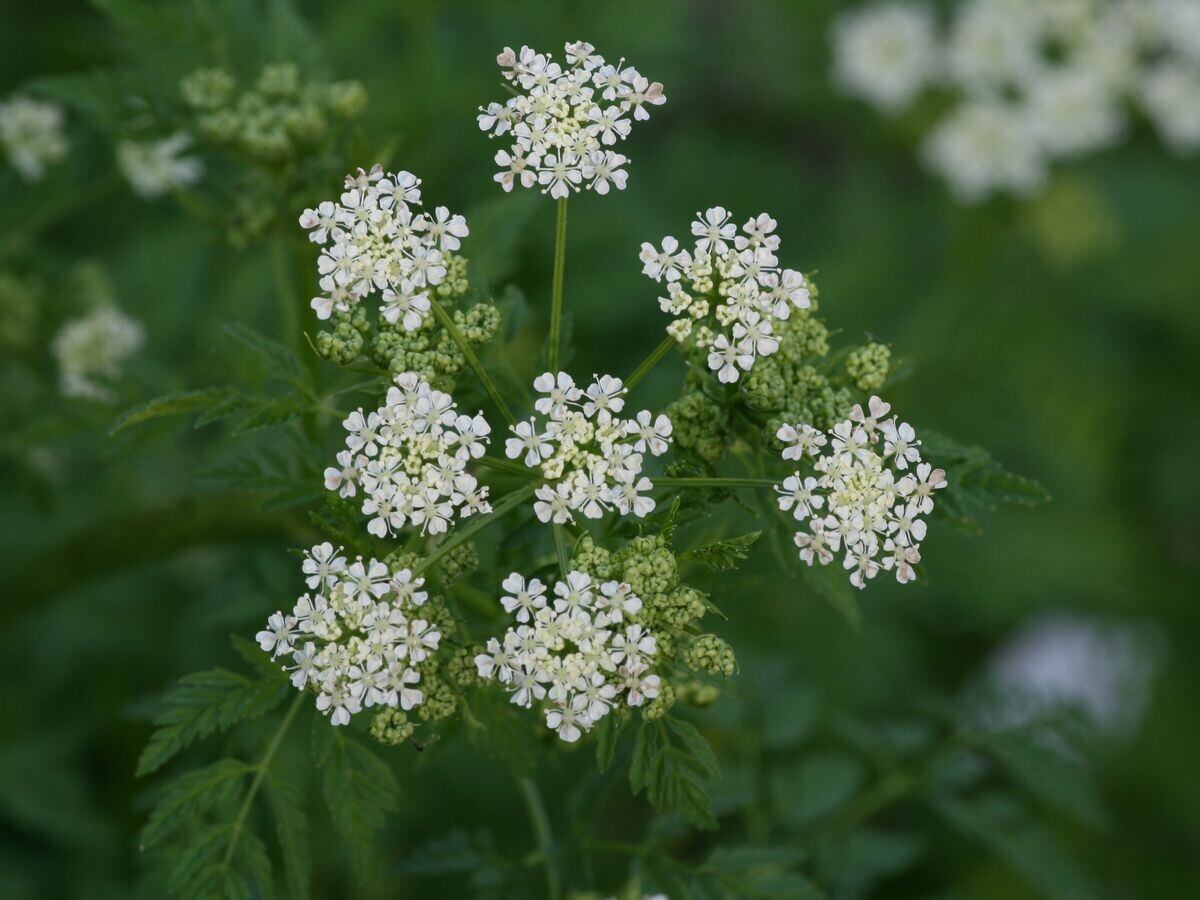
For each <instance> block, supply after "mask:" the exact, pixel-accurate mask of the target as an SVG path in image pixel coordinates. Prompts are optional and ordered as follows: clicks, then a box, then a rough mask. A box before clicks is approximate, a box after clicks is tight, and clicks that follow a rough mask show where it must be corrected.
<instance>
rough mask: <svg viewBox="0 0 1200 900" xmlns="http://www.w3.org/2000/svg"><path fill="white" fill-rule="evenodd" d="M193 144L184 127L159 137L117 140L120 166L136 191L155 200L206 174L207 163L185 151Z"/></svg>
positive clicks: (118, 164) (190, 183)
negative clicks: (164, 136) (141, 139)
mask: <svg viewBox="0 0 1200 900" xmlns="http://www.w3.org/2000/svg"><path fill="white" fill-rule="evenodd" d="M191 145H192V136H191V135H190V134H188V133H187V132H185V131H178V132H176V133H175V134H173V135H171V136H170V137H166V138H163V139H162V140H159V141H122V142H121V143H119V144H117V167H118V168H119V169H120V170H121V174H122V175H124V176H125V178H126V179H127V180H128V181H129V184H130V185H131V186H132V187H133V190H134V193H136V194H137V195H138V196H140V197H144V198H146V199H147V200H152V199H154V198H155V197H161V196H162V195H163V194H167V193H170V192H171V191H176V190H180V189H181V188H186V187H191V186H192V185H193V184H195V183H196V182H198V181H199V180H200V179H201V178H203V177H204V163H203V162H202V161H201V160H200V159H197V158H196V157H194V156H184V155H183V152H184V151H185V150H187V149H188V148H189V147H190V146H191Z"/></svg>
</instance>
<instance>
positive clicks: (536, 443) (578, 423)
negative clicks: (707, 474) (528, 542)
mask: <svg viewBox="0 0 1200 900" xmlns="http://www.w3.org/2000/svg"><path fill="white" fill-rule="evenodd" d="M533 387H534V390H536V391H537V392H538V394H540V395H541V396H539V397H538V399H537V401H536V402H535V403H534V409H535V410H536V411H537V412H538V413H540V414H541V418H540V419H539V418H538V417H536V416H534V417H531V418H530V419H529V420H528V421H525V422H518V423H517V424H516V425H513V426H512V427H511V429H510V430H511V431H512V435H513V436H512V437H510V438H508V440H507V441H506V442H505V445H504V453H505V455H506V456H507V457H508V458H509V459H518V458H520V459H521V460H522V461H523V462H524V463H525V465H527V466H529V467H530V468H537V469H540V470H541V472H542V475H543V476H544V477H545V479H546V483H545V484H542V485H539V486H538V488H537V490H536V491H535V493H534V496H535V498H536V500H535V502H534V505H533V509H534V512H535V513H536V514H537V517H538V518H539V519H540V520H541V521H543V522H554V523H556V524H562V523H564V522H574V521H575V518H574V516H573V513H576V512H578V513H581V514H582V515H583V516H584V517H585V518H588V519H599V518H600V517H602V516H603V515H604V514H605V513H606V512H608V511H609V510H612V509H616V510H617V512H619V513H620V514H621V515H628V514H630V513H632V514H633V515H635V516H638V517H643V516H646V515H649V513H650V512H652V511H653V509H654V499H653V498H652V497H650V496H649V491H650V490H652V489H653V487H654V485H653V483H652V482H651V481H650V479H649V478H646V477H644V476H643V475H642V461H643V455H644V454H646V453H650V454H652V455H654V456H660V455H662V454H663V453H666V452H667V447H668V445H669V444H670V441H671V420H670V419H668V418H667V417H666V416H664V415H659V416H657V417H655V416H654V415H653V414H652V413H651V412H650V411H649V410H642V411H641V412H639V413H638V414H637V415H636V416H635V417H634V418H632V419H622V418H620V417H619V416H618V415H617V414H618V413H620V412H621V411H622V410H623V409H624V408H625V394H626V390H625V387H624V385H623V384H622V383H621V379H620V378H614V377H613V376H611V375H597V376H595V380H594V381H593V382H592V383H591V384H590V385H588V387H587V388H586V389H581V388H579V387H577V386H576V385H575V382H574V380H573V379H572V378H571V376H570V375H568V374H567V373H566V372H557V373H556V372H545V373H543V374H541V375H539V376H538V377H537V378H536V379H534V382H533Z"/></svg>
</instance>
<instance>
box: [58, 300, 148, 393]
mask: <svg viewBox="0 0 1200 900" xmlns="http://www.w3.org/2000/svg"><path fill="white" fill-rule="evenodd" d="M143 340H145V331H144V330H143V329H142V325H141V323H140V322H138V321H137V320H136V319H133V318H131V317H130V316H127V315H126V314H125V313H123V312H121V310H119V309H117V308H116V307H115V306H111V305H105V306H101V307H98V308H97V309H95V310H93V311H92V312H90V313H88V314H87V315H85V316H82V317H81V318H78V319H72V320H71V321H69V322H67V323H66V324H65V325H63V327H62V328H61V329H60V330H59V332H58V334H56V335H55V336H54V341H53V343H52V344H51V349H52V351H53V353H54V357H55V359H56V360H57V361H58V373H59V387H60V390H61V391H62V392H63V394H65V395H66V396H68V397H86V398H89V399H92V400H110V399H112V391H111V390H110V389H109V388H108V387H107V386H106V385H105V384H104V382H105V381H111V380H113V379H115V378H118V377H120V374H121V363H123V362H124V361H125V360H126V359H127V358H128V357H129V356H131V355H132V354H133V353H135V352H137V350H138V348H139V347H141V346H142V342H143Z"/></svg>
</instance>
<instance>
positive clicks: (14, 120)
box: [0, 97, 67, 181]
mask: <svg viewBox="0 0 1200 900" xmlns="http://www.w3.org/2000/svg"><path fill="white" fill-rule="evenodd" d="M63 118H64V117H63V111H62V107H60V106H57V105H55V104H53V103H44V102H42V101H40V100H32V99H30V98H29V97H10V98H9V99H8V100H7V101H4V102H0V148H3V150H4V153H5V155H7V156H8V161H9V162H10V163H12V166H13V168H14V169H16V170H17V171H18V172H20V173H21V177H22V178H24V179H25V180H26V181H38V180H40V179H41V177H42V175H44V174H45V171H46V166H48V165H50V164H52V163H56V162H59V161H61V160H63V159H64V158H66V155H67V138H66V135H64V134H63Z"/></svg>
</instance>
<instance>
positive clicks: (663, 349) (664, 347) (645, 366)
mask: <svg viewBox="0 0 1200 900" xmlns="http://www.w3.org/2000/svg"><path fill="white" fill-rule="evenodd" d="M676 343H677V341H676V340H675V338H673V337H671V336H670V335H667V337H666V339H665V340H663V342H662V343H661V344H659V345H658V346H657V347H655V348H654V350H653V351H651V353H650V355H649V356H647V357H646V358H645V359H644V360H642V364H641V365H640V366H638V367H637V368H636V369H634V370H633V374H632V375H630V376H629V377H628V378H626V379H625V390H627V391H632V390H633V389H634V388H635V387H637V386H638V384H639V382H641V380H642V379H643V378H645V377H646V376H647V375H649V374H650V370H651V369H653V368H654V367H655V366H657V365H658V364H659V362H660V361H661V360H662V358H663V357H664V356H666V355H667V354H668V353H670V352H671V348H672V347H674V346H675V344H676Z"/></svg>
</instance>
